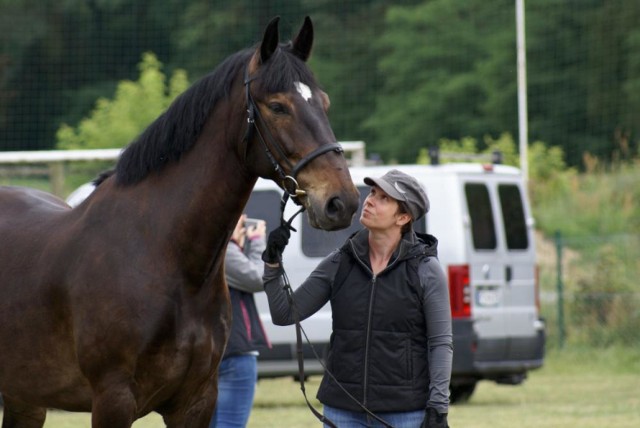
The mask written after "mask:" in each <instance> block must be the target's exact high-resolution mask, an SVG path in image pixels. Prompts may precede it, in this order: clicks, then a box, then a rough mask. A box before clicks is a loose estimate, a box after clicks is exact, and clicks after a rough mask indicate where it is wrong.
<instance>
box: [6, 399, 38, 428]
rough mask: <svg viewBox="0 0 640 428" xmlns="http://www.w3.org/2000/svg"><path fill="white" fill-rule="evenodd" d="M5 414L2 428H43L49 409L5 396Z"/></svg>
mask: <svg viewBox="0 0 640 428" xmlns="http://www.w3.org/2000/svg"><path fill="white" fill-rule="evenodd" d="M2 398H3V399H4V414H3V417H2V428H42V426H43V425H44V420H45V418H46V417H47V409H46V408H44V407H37V406H32V405H30V404H26V403H23V402H21V401H18V400H14V399H12V398H11V397H7V396H3V397H2Z"/></svg>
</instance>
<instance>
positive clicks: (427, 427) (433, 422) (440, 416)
mask: <svg viewBox="0 0 640 428" xmlns="http://www.w3.org/2000/svg"><path fill="white" fill-rule="evenodd" d="M420 428H449V424H448V423H447V414H446V413H438V412H437V411H436V410H435V409H430V408H427V411H426V412H425V415H424V420H423V421H422V425H420Z"/></svg>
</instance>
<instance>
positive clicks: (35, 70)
mask: <svg viewBox="0 0 640 428" xmlns="http://www.w3.org/2000/svg"><path fill="white" fill-rule="evenodd" d="M525 5H526V8H525V11H526V43H527V78H528V109H529V134H530V136H529V139H530V141H544V142H545V143H546V144H548V145H551V146H559V147H561V148H562V149H563V151H564V153H565V154H566V161H567V163H568V164H569V165H572V166H581V165H582V161H583V157H584V156H585V153H589V155H590V156H597V157H598V158H600V159H603V161H605V162H606V161H616V160H620V159H622V160H625V159H635V158H637V157H638V155H639V153H638V131H639V130H638V127H639V123H640V120H638V119H639V117H638V116H639V114H640V98H639V97H638V94H639V93H640V27H638V26H637V25H636V23H637V22H640V2H629V1H624V0H607V1H602V0H563V1H559V0H536V1H528V2H525ZM275 15H279V16H281V24H282V25H281V32H282V36H283V38H288V37H289V36H290V35H291V34H293V33H294V32H295V31H296V30H297V28H298V26H299V25H300V24H301V22H302V19H303V17H304V16H305V15H310V16H311V17H312V19H313V21H314V24H315V29H316V44H315V47H314V52H313V55H312V58H311V67H312V69H313V70H314V71H315V73H316V75H317V77H318V80H319V81H320V82H321V84H322V85H323V87H324V89H325V90H326V91H327V92H328V93H329V95H330V97H331V101H332V103H331V105H332V106H331V111H330V119H331V122H332V125H333V128H334V131H335V133H336V136H337V138H338V139H339V140H342V141H346V140H364V141H366V142H367V150H368V152H369V153H377V154H378V155H379V156H381V157H382V159H384V160H385V161H387V162H391V161H398V162H414V161H415V160H416V158H417V157H418V156H419V154H420V153H421V150H424V149H425V148H427V147H429V146H433V145H438V144H439V143H440V142H441V141H443V140H460V139H463V138H468V137H470V138H474V139H475V140H477V141H478V142H480V145H482V144H485V143H483V142H485V141H489V140H492V139H496V138H499V137H500V136H501V135H503V134H505V133H508V134H511V135H518V132H517V131H518V121H517V87H516V83H517V70H516V29H515V1H514V0H492V1H486V0H422V1H416V0H396V1H382V0H350V1H348V2H345V1H342V0H322V1H317V0H289V1H284V0H268V1H265V0H262V1H259V0H234V1H218V2H211V1H206V0H164V1H162V2H157V1H152V0H110V1H103V0H63V1H60V0H56V1H53V0H0V28H2V29H3V30H2V31H0V150H32V149H49V148H53V147H54V146H55V144H56V138H55V135H56V132H57V131H58V129H60V127H61V125H62V124H68V125H70V126H77V125H78V124H79V123H80V121H81V120H82V118H84V117H86V116H87V115H88V114H89V112H91V111H92V110H94V109H95V108H96V100H98V99H99V98H101V97H102V98H113V97H114V96H115V94H116V88H118V85H119V83H120V82H122V81H123V80H135V79H137V78H138V76H139V73H140V71H141V70H139V68H138V67H139V66H140V64H142V63H141V61H142V59H143V56H144V55H145V53H153V55H155V57H157V59H158V60H159V61H160V62H161V63H162V64H163V65H164V70H165V73H166V74H167V75H169V76H170V75H172V74H173V73H174V72H175V71H177V70H184V71H185V75H186V76H188V79H189V80H190V81H195V80H196V79H197V78H199V77H200V76H202V75H204V74H205V73H207V72H209V71H210V70H212V69H213V68H214V67H215V65H217V64H218V63H219V62H220V61H221V60H222V59H224V58H225V57H226V56H227V55H229V54H231V53H233V52H235V51H237V50H239V49H242V48H244V47H247V46H250V45H252V44H253V43H254V42H255V41H257V40H259V38H260V36H261V34H260V33H261V31H262V30H263V28H264V26H265V24H266V23H267V22H268V21H269V19H270V18H271V17H273V16H275ZM167 91H169V92H170V90H169V89H167ZM143 101H148V102H149V103H153V102H156V101H157V100H154V99H148V100H147V99H144V98H143ZM157 102H160V101H157ZM162 102H164V101H162ZM156 107H157V106H156ZM149 110H152V109H149ZM131 114H132V115H135V114H141V113H140V112H138V113H136V111H134V110H133V109H132V112H131ZM113 126H114V127H118V123H113ZM487 144H488V143H487ZM481 148H482V147H481Z"/></svg>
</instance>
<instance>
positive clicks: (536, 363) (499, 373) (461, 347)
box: [452, 320, 546, 385]
mask: <svg viewBox="0 0 640 428" xmlns="http://www.w3.org/2000/svg"><path fill="white" fill-rule="evenodd" d="M453 338H454V339H453V370H452V383H469V382H472V381H474V380H475V381H477V380H481V379H488V380H494V381H496V382H498V383H505V384H512V385H515V384H519V383H521V382H522V381H523V380H524V379H525V378H526V374H527V372H528V371H529V370H533V369H537V368H540V367H542V364H543V362H544V351H545V341H546V335H545V329H544V321H542V320H540V321H539V322H537V323H536V335H535V336H531V337H512V338H500V339H480V338H478V337H477V335H476V333H475V332H474V330H473V321H472V320H453Z"/></svg>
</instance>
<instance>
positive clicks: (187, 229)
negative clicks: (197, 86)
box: [140, 109, 257, 282]
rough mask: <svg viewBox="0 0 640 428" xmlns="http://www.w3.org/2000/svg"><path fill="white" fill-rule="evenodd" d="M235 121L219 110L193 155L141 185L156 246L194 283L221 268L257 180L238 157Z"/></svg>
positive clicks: (188, 153) (188, 155) (237, 131)
mask: <svg viewBox="0 0 640 428" xmlns="http://www.w3.org/2000/svg"><path fill="white" fill-rule="evenodd" d="M223 114H224V116H225V117H220V116H221V115H223ZM231 120H232V119H231V118H230V116H229V115H228V114H226V113H223V111H222V109H217V110H214V112H213V113H212V114H211V117H210V119H209V121H208V123H207V125H206V126H205V129H204V130H203V132H202V134H201V135H200V137H199V138H198V141H197V142H196V144H195V145H194V147H193V148H192V149H191V150H190V151H189V152H187V153H185V154H184V155H183V156H182V157H181V159H180V160H179V161H178V162H176V163H175V164H171V165H167V167H166V170H163V171H162V172H161V173H159V174H157V175H155V176H154V177H153V178H150V179H148V180H145V182H144V185H143V183H140V184H141V185H142V186H140V187H141V188H142V192H144V193H145V196H144V199H146V198H148V199H149V202H148V203H145V209H147V210H149V211H148V212H147V213H146V214H147V215H145V217H146V219H151V222H153V225H149V227H152V228H153V229H151V230H153V233H154V234H155V235H156V236H157V237H158V238H157V239H158V242H157V244H158V245H160V246H161V247H164V250H165V251H167V252H168V253H169V254H173V255H174V258H175V260H178V262H177V265H178V268H179V269H181V270H183V271H185V272H189V274H190V275H194V276H195V277H196V278H194V281H195V282H200V281H201V277H202V276H208V275H210V274H211V273H212V272H214V273H215V272H217V271H218V269H219V268H220V266H221V261H222V260H223V257H222V255H223V251H224V249H225V247H226V244H227V242H228V240H229V237H230V236H231V232H232V231H233V229H234V227H235V225H236V223H237V221H238V218H239V217H240V215H241V214H242V211H243V209H244V206H245V204H246V202H247V200H248V198H249V196H250V194H251V190H252V189H253V186H254V185H255V182H256V180H257V176H256V175H254V174H252V173H251V172H249V170H248V169H247V168H246V166H245V165H244V162H243V161H242V160H241V159H240V157H239V155H238V154H237V150H236V147H237V145H238V144H239V141H240V139H241V137H240V128H241V127H240V126H239V125H235V126H234V125H233V124H231V123H230V121H231ZM241 120H242V117H240V119H239V120H233V123H241ZM223 124H224V125H223ZM156 209H157V210H160V213H156V212H154V211H155V210H156Z"/></svg>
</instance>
